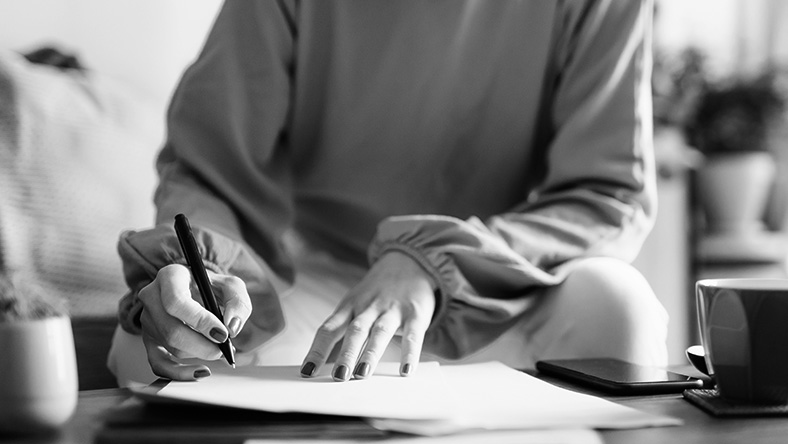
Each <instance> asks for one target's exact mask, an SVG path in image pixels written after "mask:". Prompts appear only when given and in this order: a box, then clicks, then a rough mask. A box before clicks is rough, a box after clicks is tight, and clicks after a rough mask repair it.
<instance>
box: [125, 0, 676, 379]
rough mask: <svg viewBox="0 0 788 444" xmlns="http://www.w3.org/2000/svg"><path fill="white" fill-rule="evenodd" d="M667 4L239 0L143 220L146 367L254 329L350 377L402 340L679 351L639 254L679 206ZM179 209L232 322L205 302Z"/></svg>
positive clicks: (480, 352) (209, 350)
mask: <svg viewBox="0 0 788 444" xmlns="http://www.w3.org/2000/svg"><path fill="white" fill-rule="evenodd" d="M651 8H652V6H651V4H650V2H647V1H643V2H614V1H564V2H554V1H545V2H530V1H517V0H510V1H496V2H481V1H470V0H469V1H463V2H442V1H430V2H422V1H397V2H390V1H331V2H326V1H303V2H286V1H258V2H243V1H232V0H231V1H228V2H226V4H225V5H224V6H223V8H222V10H221V12H220V14H219V16H218V17H217V20H216V22H215V24H214V27H213V29H212V31H211V33H210V35H209V37H208V39H207V41H206V44H205V47H204V48H203V51H202V53H201V54H200V56H199V58H198V59H197V60H196V62H195V63H194V64H193V65H192V66H191V67H190V69H189V70H188V71H187V72H186V73H185V75H184V77H183V79H182V80H181V83H180V85H179V87H178V89H177V91H176V93H175V95H174V97H173V100H172V104H171V107H170V110H169V114H168V127H169V134H168V140H167V143H166V145H165V146H164V148H163V150H162V152H161V154H160V156H159V159H158V163H157V167H158V171H159V174H160V178H161V182H160V185H159V188H158V190H157V193H156V197H155V202H156V205H157V208H158V215H157V220H156V226H155V227H154V228H152V229H149V230H144V231H139V232H127V233H124V234H123V235H122V236H121V239H120V243H119V251H120V254H121V256H122V258H123V261H124V267H125V269H124V271H125V274H126V277H127V282H128V284H129V288H130V292H129V294H127V295H126V296H125V297H124V298H123V300H122V302H121V308H120V321H121V326H122V329H119V330H118V332H117V334H116V337H115V343H114V347H113V351H112V353H111V357H110V366H111V368H113V370H114V371H115V373H116V375H118V377H119V380H120V382H121V383H122V384H125V383H127V382H128V381H130V380H136V381H143V380H145V379H146V378H147V379H148V380H149V379H151V378H153V374H151V372H150V369H148V368H147V367H148V364H149V365H150V368H151V369H152V370H153V373H155V374H156V375H159V376H163V377H168V378H172V379H179V380H191V379H199V378H202V377H205V376H208V375H210V368H209V366H208V365H206V364H207V362H205V361H212V360H216V359H219V358H220V356H221V355H220V353H219V351H218V348H217V347H216V343H217V342H222V341H224V340H225V339H226V338H227V337H228V336H229V337H231V338H233V339H232V340H233V344H234V345H235V346H236V347H237V352H238V353H237V359H238V361H239V363H240V364H247V365H252V364H256V365H263V364H282V363H290V364H293V363H299V364H301V373H302V375H304V376H305V377H309V376H312V375H315V374H316V373H317V372H318V371H320V369H321V368H322V367H323V366H324V365H325V364H326V362H330V361H333V364H331V365H332V367H331V373H332V375H333V376H334V379H336V380H338V381H344V380H347V379H349V378H352V377H356V378H364V377H367V376H369V375H370V374H372V373H373V372H374V369H375V366H376V365H377V363H378V362H379V361H380V360H381V359H398V360H399V361H400V364H401V367H400V368H401V374H402V375H408V374H412V373H413V372H414V371H415V370H416V366H417V364H418V362H419V359H420V358H421V359H439V360H442V361H444V362H467V361H469V360H487V359H498V360H502V361H504V362H506V363H509V364H510V365H514V366H521V367H527V366H533V363H534V362H535V360H537V359H544V358H557V357H582V356H611V357H618V358H622V359H626V360H630V361H635V362H639V363H644V364H664V361H665V359H666V352H665V328H666V326H665V325H666V316H665V313H664V310H663V309H662V307H661V306H660V305H659V303H658V302H657V301H656V298H655V296H654V294H653V292H652V291H651V290H650V288H649V286H648V284H647V283H646V282H645V280H644V279H643V278H642V276H641V275H640V274H639V273H638V272H637V271H635V270H634V269H633V268H632V267H631V266H630V265H628V262H629V261H630V260H632V259H633V258H634V257H635V255H636V254H637V251H638V249H639V248H640V245H641V243H642V241H643V239H644V237H645V236H646V234H647V233H648V230H649V229H650V227H651V223H652V220H653V216H654V211H655V194H654V193H655V179H654V165H653V158H652V152H651V142H650V137H651V109H650V106H651V102H650V84H649V78H650V52H649V51H650V48H649V44H650V41H649V36H650V19H651ZM177 213H185V214H186V215H187V216H188V217H189V219H190V220H191V224H192V226H193V227H195V229H196V235H197V238H198V241H199V242H200V245H201V249H202V251H203V256H204V257H203V258H204V260H205V262H206V263H207V266H208V268H209V269H210V270H211V271H212V272H213V275H212V280H213V284H214V286H215V287H216V289H217V292H218V293H219V294H220V296H221V299H222V300H223V304H224V319H225V320H226V325H225V324H222V323H220V322H219V321H218V319H216V318H215V317H213V316H211V315H210V314H209V313H208V312H207V311H205V310H204V309H203V308H202V307H201V306H200V305H199V304H197V303H196V302H194V298H195V296H197V295H196V290H195V289H194V288H192V287H193V285H191V277H190V274H189V271H188V269H187V268H186V267H185V266H184V265H183V264H184V263H185V262H184V260H183V258H182V255H181V254H180V251H179V248H178V244H177V239H176V238H175V234H174V232H173V230H172V220H173V217H174V215H175V214H177ZM196 299H197V300H199V297H198V296H197V298H196ZM310 344H311V345H310ZM143 346H144V347H143ZM386 350H388V353H390V354H389V355H388V356H387V357H385V358H384V355H385V353H387V352H386ZM332 351H333V355H332ZM188 358H197V360H189V359H188ZM214 365H219V364H214ZM143 382H144V381H143Z"/></svg>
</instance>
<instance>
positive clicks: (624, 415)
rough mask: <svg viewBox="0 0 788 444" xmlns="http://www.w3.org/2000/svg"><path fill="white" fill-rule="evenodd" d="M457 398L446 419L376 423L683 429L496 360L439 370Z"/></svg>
mask: <svg viewBox="0 0 788 444" xmlns="http://www.w3.org/2000/svg"><path fill="white" fill-rule="evenodd" d="M441 369H442V371H443V374H444V376H445V378H446V382H447V383H448V386H449V388H450V389H451V390H452V392H454V394H455V396H457V398H458V403H457V408H456V409H455V410H454V412H455V416H454V417H453V418H451V419H448V420H427V421H401V420H395V419H374V420H371V424H372V425H373V426H374V427H377V428H379V429H383V430H396V431H401V432H406V433H413V434H417V435H431V436H437V435H443V434H450V433H458V432H465V431H471V430H513V429H555V428H578V427H579V428H586V427H587V428H606V429H610V428H612V429H619V428H622V429H623V428H639V427H653V426H671V425H680V424H681V421H680V420H678V419H675V418H669V417H663V416H656V415H652V414H649V413H645V412H641V411H638V410H635V409H632V408H629V407H625V406H622V405H620V404H616V403H614V402H611V401H607V400H605V399H602V398H598V397H595V396H590V395H584V394H581V393H577V392H573V391H571V390H566V389H563V388H560V387H556V386H554V385H552V384H550V383H547V382H545V381H542V380H540V379H537V378H535V377H533V376H530V375H528V374H526V373H523V372H519V371H517V370H513V369H511V368H509V367H507V366H505V365H503V364H501V363H498V362H488V363H482V364H468V365H457V366H450V365H445V366H442V367H441Z"/></svg>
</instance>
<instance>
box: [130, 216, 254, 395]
mask: <svg viewBox="0 0 788 444" xmlns="http://www.w3.org/2000/svg"><path fill="white" fill-rule="evenodd" d="M178 219H180V215H179V217H178ZM183 219H184V221H185V222H186V226H188V221H186V220H185V217H184V218H183ZM176 225H179V223H176ZM182 234H183V233H182ZM192 240H193V236H192ZM195 248H196V243H195ZM188 254H189V255H191V253H188ZM187 261H188V259H187ZM199 264H202V259H200V261H199ZM198 267H199V265H198ZM193 270H194V268H192V267H185V266H183V265H179V264H172V265H168V266H166V267H164V268H162V269H161V270H159V272H158V274H157V276H156V278H155V279H154V281H153V282H151V283H150V284H149V285H147V286H146V287H144V288H143V289H142V290H140V292H139V295H138V296H139V299H140V301H141V302H142V304H143V310H142V316H141V318H140V322H141V324H142V337H143V342H144V344H145V349H146V352H147V355H148V362H149V363H150V366H151V369H152V370H153V372H154V373H155V374H156V375H157V376H160V377H164V378H169V379H173V380H180V381H188V380H196V379H201V378H204V377H206V376H209V375H210V374H211V373H210V369H209V368H208V366H206V365H204V364H202V363H198V362H197V363H195V362H181V361H180V360H182V359H186V358H199V359H202V360H210V361H212V360H217V359H222V358H223V357H224V359H226V360H227V356H230V359H229V360H228V362H229V361H230V360H232V359H233V358H232V355H231V354H229V353H228V354H227V355H225V354H223V351H222V350H220V345H221V344H225V343H226V344H227V345H231V344H230V342H229V341H230V339H231V338H235V337H236V336H237V335H238V333H239V332H240V331H241V330H242V328H243V325H244V324H245V323H246V321H247V319H248V318H249V316H250V314H251V306H252V305H251V300H250V298H249V294H248V292H247V290H246V285H245V284H244V282H243V281H242V280H240V279H239V278H237V277H235V276H229V275H223V274H215V273H211V272H208V273H209V274H210V278H209V282H208V288H211V290H212V293H213V294H214V297H215V301H216V308H220V309H223V310H224V311H223V313H222V312H219V314H221V315H223V316H222V318H223V319H221V318H220V317H217V316H216V315H215V314H213V313H212V312H211V310H210V307H209V306H210V305H211V304H210V303H209V302H206V303H205V306H203V305H201V304H200V303H199V302H198V301H200V300H202V295H201V294H199V292H198V288H197V287H196V286H195V285H194V284H195V283H196V282H199V281H198V280H197V279H195V278H194V277H193V273H192V271H193ZM203 270H204V268H203ZM198 272H199V271H198ZM203 284H204V283H203ZM197 285H200V284H197ZM220 319H221V320H220ZM225 350H228V349H227V348H226V347H225ZM229 351H230V352H232V348H230V349H229Z"/></svg>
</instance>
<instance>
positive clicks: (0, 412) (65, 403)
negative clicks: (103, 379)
mask: <svg viewBox="0 0 788 444" xmlns="http://www.w3.org/2000/svg"><path fill="white" fill-rule="evenodd" d="M0 351H2V352H1V353H2V357H0V432H5V433H12V434H28V433H46V432H50V431H53V430H56V429H57V428H59V427H60V426H62V425H63V424H64V423H66V422H67V421H68V420H69V418H70V417H71V415H72V414H73V413H74V409H75V408H76V405H77V395H78V380H77V360H76V353H75V350H74V335H73V333H72V331H71V320H70V319H69V318H68V317H67V316H58V317H48V318H43V319H37V320H19V321H11V322H3V323H0Z"/></svg>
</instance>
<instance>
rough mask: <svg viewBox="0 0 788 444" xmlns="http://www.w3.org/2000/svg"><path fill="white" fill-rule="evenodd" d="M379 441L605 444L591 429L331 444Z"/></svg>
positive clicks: (276, 443) (272, 443) (269, 443)
mask: <svg viewBox="0 0 788 444" xmlns="http://www.w3.org/2000/svg"><path fill="white" fill-rule="evenodd" d="M325 442H327V441H325V440H322V439H314V440H312V439H306V440H290V439H288V440H281V441H280V440H268V439H266V440H254V439H250V440H247V441H246V442H245V443H244V444H317V443H325ZM363 442H375V443H381V442H385V444H478V443H480V442H481V443H483V442H490V443H495V444H603V441H602V437H601V436H599V433H597V432H595V431H593V430H588V429H567V430H563V429H561V430H504V431H497V432H483V433H465V434H461V435H450V436H437V437H413V436H407V437H403V438H390V439H386V440H385V441H381V440H380V438H372V439H368V440H364V439H359V440H336V441H335V440H331V444H357V443H363Z"/></svg>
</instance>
